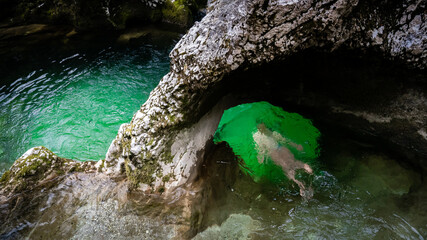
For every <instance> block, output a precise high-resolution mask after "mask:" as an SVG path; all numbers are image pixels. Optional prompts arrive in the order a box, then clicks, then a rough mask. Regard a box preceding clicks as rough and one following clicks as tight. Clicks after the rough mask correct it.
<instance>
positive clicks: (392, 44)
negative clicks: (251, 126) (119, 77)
mask: <svg viewBox="0 0 427 240" xmlns="http://www.w3.org/2000/svg"><path fill="white" fill-rule="evenodd" d="M426 18H427V15H426V11H425V2H423V1H412V0H406V1H399V2H395V1H393V2H391V1H379V2H376V3H375V4H372V3H371V2H369V1H362V0H361V1H358V0H351V1H342V0H322V1H314V0H309V1H293V0H272V1H265V0H255V1H245V0H236V1H225V0H217V1H210V3H209V7H208V13H207V15H206V16H205V17H204V18H203V19H202V20H201V21H200V22H196V24H195V25H194V26H193V27H192V28H191V29H190V30H189V31H188V33H187V34H186V35H185V36H184V37H183V38H182V39H181V40H180V41H179V42H178V44H177V45H176V46H175V48H174V49H173V50H172V52H171V53H170V57H171V71H170V72H169V73H168V74H167V75H166V76H164V77H163V79H162V80H161V82H160V83H159V85H158V86H157V87H156V88H155V89H154V90H153V91H152V92H151V94H150V97H149V99H148V100H147V102H146V103H145V104H144V105H142V107H141V109H140V110H139V111H138V112H137V113H136V114H135V115H134V116H133V119H132V122H131V123H130V125H126V126H125V127H123V128H121V129H120V131H119V134H118V136H117V137H116V139H115V140H114V141H113V143H112V144H111V146H110V148H109V150H108V153H107V157H106V161H107V162H108V163H109V164H110V165H111V166H112V167H111V168H110V169H116V170H117V169H120V168H119V167H117V165H118V164H124V165H125V166H124V167H123V168H126V169H127V174H128V176H130V177H131V178H132V179H133V181H134V182H136V183H137V185H138V184H139V183H143V184H145V185H144V186H145V187H144V188H147V187H152V189H153V190H155V189H158V188H160V187H161V186H162V188H163V187H166V189H168V188H170V187H176V186H180V185H182V184H184V183H189V182H188V180H189V179H191V173H192V169H193V168H195V167H196V166H197V164H198V162H199V161H200V159H201V158H202V157H203V153H204V144H203V142H207V141H208V140H209V139H210V138H211V137H212V134H213V132H214V131H215V127H211V126H215V125H216V124H217V123H218V122H219V119H220V117H221V114H222V110H224V108H225V107H226V106H225V105H223V106H222V107H221V106H220V105H221V104H219V105H217V106H218V107H217V108H216V109H211V107H212V106H213V105H214V104H213V103H212V102H215V101H216V100H218V98H215V90H216V89H218V88H219V87H220V86H221V84H224V82H223V80H224V79H226V78H225V76H228V75H230V74H232V73H233V72H236V71H237V70H244V69H249V68H254V67H258V66H261V65H265V64H268V63H270V62H272V61H280V60H284V59H287V58H288V57H289V56H291V55H295V54H297V53H299V52H303V51H304V50H307V49H322V51H326V52H333V51H335V50H337V49H339V48H347V49H358V50H361V51H364V50H367V49H374V50H375V51H377V52H378V53H379V54H380V55H382V56H383V58H384V59H392V60H395V61H401V62H403V63H404V64H406V65H407V66H408V67H410V68H415V69H424V68H425V66H427V57H426V54H427V41H426V38H427V27H426V24H425V22H426ZM204 122H209V124H208V125H206V126H208V127H205V125H203V124H204ZM196 142H197V144H195V143H196ZM147 166H149V167H148V168H147ZM147 169H148V170H149V171H147ZM147 174H148V175H147ZM141 176H143V177H141ZM164 176H168V177H167V178H164ZM164 180H167V181H164Z"/></svg>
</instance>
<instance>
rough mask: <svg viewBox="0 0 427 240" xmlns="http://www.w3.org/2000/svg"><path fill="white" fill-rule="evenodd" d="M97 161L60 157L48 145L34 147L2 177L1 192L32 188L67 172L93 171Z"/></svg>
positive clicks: (8, 192) (6, 193) (0, 181)
mask: <svg viewBox="0 0 427 240" xmlns="http://www.w3.org/2000/svg"><path fill="white" fill-rule="evenodd" d="M93 169H96V168H95V162H84V163H81V162H77V161H74V160H71V159H66V158H60V157H58V156H56V155H55V154H54V153H53V152H52V151H50V150H49V149H47V148H46V147H43V146H40V147H34V148H31V149H30V150H28V151H27V152H25V153H24V154H23V155H22V156H21V157H20V158H18V159H17V160H16V161H15V163H14V164H13V165H12V167H11V168H10V169H9V170H8V171H6V172H5V173H4V174H3V176H2V177H1V179H0V185H1V187H2V188H1V190H0V193H2V194H5V195H8V194H12V193H15V192H21V191H24V190H31V189H32V188H35V187H37V186H40V185H43V183H44V182H45V181H46V180H51V179H54V178H57V177H59V176H62V175H64V174H66V173H71V172H76V171H80V172H82V171H92V170H93Z"/></svg>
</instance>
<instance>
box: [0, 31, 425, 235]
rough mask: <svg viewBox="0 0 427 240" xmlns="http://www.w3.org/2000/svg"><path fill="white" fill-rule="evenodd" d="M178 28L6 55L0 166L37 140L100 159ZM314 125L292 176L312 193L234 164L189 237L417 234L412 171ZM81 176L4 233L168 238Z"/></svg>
mask: <svg viewBox="0 0 427 240" xmlns="http://www.w3.org/2000/svg"><path fill="white" fill-rule="evenodd" d="M178 37H179V35H173V37H171V36H169V40H170V39H172V40H170V41H166V43H163V44H158V42H157V41H139V42H137V43H135V44H124V45H123V44H116V43H115V41H114V40H111V39H110V40H108V41H107V40H105V39H103V40H105V41H102V42H103V43H100V41H99V39H98V41H97V42H96V44H95V43H94V42H90V41H89V42H88V43H87V44H77V45H73V47H66V48H64V49H51V48H49V46H41V47H39V48H36V49H32V50H31V51H28V52H24V53H19V54H17V55H16V56H15V57H13V58H12V59H13V61H11V62H9V63H4V64H5V65H3V66H2V68H1V69H2V74H1V76H2V79H1V85H0V130H1V134H0V173H2V172H4V171H5V170H7V169H8V168H9V167H10V166H11V164H12V163H13V161H14V160H15V159H16V158H18V157H19V156H20V155H21V154H23V153H24V152H25V151H26V150H27V149H29V148H31V147H34V146H38V145H43V146H46V147H47V148H49V149H51V150H52V151H54V152H55V153H57V154H58V155H59V156H61V157H67V158H72V159H78V160H99V159H102V158H104V156H105V153H106V151H107V149H108V146H109V144H110V143H111V141H112V140H113V139H114V137H115V136H116V134H117V130H118V128H119V126H120V124H122V123H126V122H129V121H130V120H131V118H132V115H133V114H134V113H135V112H136V110H137V109H138V108H139V107H140V105H141V104H142V103H143V102H144V101H145V100H146V99H147V97H148V95H149V92H150V91H151V90H152V89H153V88H154V87H155V86H156V85H157V84H158V82H159V80H160V79H161V77H162V76H163V75H165V74H166V73H167V72H168V71H169V58H168V53H169V51H170V50H171V48H172V47H173V44H174V43H175V42H176V40H177V39H178ZM157 40H158V39H157ZM314 124H315V125H316V121H314ZM319 129H320V131H321V132H322V141H321V148H322V152H321V155H320V158H319V159H318V166H315V168H316V170H315V174H314V176H308V175H307V174H304V172H299V173H298V174H297V178H298V179H301V180H302V181H304V182H306V183H307V184H309V185H310V186H311V187H312V189H313V191H314V193H313V197H312V198H311V199H310V200H304V199H302V198H301V196H300V195H299V191H298V188H297V187H296V186H295V185H292V184H289V185H288V186H283V185H281V186H278V185H274V184H267V183H255V182H254V181H253V179H252V178H250V177H249V176H246V175H244V174H243V173H242V172H239V173H238V176H237V177H235V180H234V181H232V182H228V181H223V182H218V183H217V184H216V185H218V186H220V185H221V184H223V186H222V188H221V187H220V189H221V191H220V192H219V194H217V195H215V196H212V198H213V199H212V201H211V202H212V204H210V206H209V208H208V209H207V210H206V212H205V213H204V217H203V224H202V225H203V227H202V229H200V230H201V232H200V233H199V234H198V235H197V236H196V238H198V239H246V238H247V237H249V238H252V239H424V238H425V237H426V235H427V226H426V223H427V206H426V200H425V199H427V187H426V184H425V181H424V179H423V176H422V174H421V173H420V172H419V171H418V170H417V169H414V168H413V167H411V166H410V165H406V164H405V163H404V161H401V160H402V159H400V157H399V156H397V155H393V154H391V153H389V152H387V151H386V150H384V149H381V148H378V147H377V146H375V145H373V144H370V143H364V142H359V141H356V140H353V139H347V138H346V136H345V135H340V134H335V133H334V131H328V129H324V128H319ZM215 160H216V161H215V164H218V165H220V166H219V168H221V167H222V166H221V165H224V166H229V165H230V164H229V163H227V162H226V160H224V161H223V159H221V158H217V159H215ZM70 178H73V176H71V177H70ZM74 178H78V175H76V177H74ZM88 181H90V180H88ZM109 181H110V180H108V179H107V180H103V182H102V183H103V184H104V182H109ZM76 182H80V184H81V185H82V186H83V187H81V189H80V190H79V191H78V192H76V193H70V192H67V191H66V189H68V188H70V187H71V186H73V187H75V186H77V185H78V184H76ZM85 184H86V180H85V178H84V177H80V179H78V181H77V180H75V182H72V183H70V184H69V185H67V183H66V182H65V183H62V184H61V185H60V186H58V187H57V188H55V189H54V190H52V191H51V193H50V194H49V196H48V197H49V199H54V200H49V199H48V200H47V201H46V204H45V205H46V206H44V205H43V207H42V208H40V209H39V211H36V212H39V213H38V215H40V216H41V217H40V216H39V217H37V219H24V220H19V221H18V223H16V225H14V224H15V223H12V225H14V226H12V227H11V229H12V230H10V229H8V230H6V233H5V232H3V230H4V229H3V230H2V231H1V232H3V233H4V234H5V235H3V236H12V235H13V234H17V233H19V232H20V231H22V233H26V234H27V235H28V234H29V235H28V236H30V237H31V238H33V237H34V238H36V236H37V238H39V237H40V238H46V237H48V236H51V237H52V236H56V237H59V236H63V237H64V238H70V237H73V236H74V238H76V239H90V238H91V237H90V236H98V238H99V239H104V238H105V239H108V238H112V237H113V236H115V238H116V239H132V238H135V239H136V238H138V239H153V237H154V236H156V238H159V239H161V238H168V236H173V233H171V232H170V231H171V230H170V229H172V227H173V226H171V227H170V228H169V227H166V225H164V223H157V222H155V223H153V222H151V220H149V219H148V220H147V219H145V217H144V213H142V212H138V210H137V209H136V208H132V209H125V210H127V211H126V212H125V213H123V209H122V210H121V211H122V212H120V211H119V210H118V209H119V208H118V207H117V206H116V203H115V202H114V201H112V200H108V198H109V197H105V196H102V197H99V196H98V195H99V194H98V193H96V194H98V195H96V194H95V195H94V192H93V191H91V190H88V189H87V187H85V186H86V185H85ZM88 184H89V183H88ZM114 184H115V183H108V184H105V186H113V187H115V185H114ZM63 185H64V186H63ZM65 185H66V186H65ZM89 185H90V184H89ZM105 186H104V185H102V184H101V185H100V186H99V187H98V189H97V191H98V192H101V193H102V192H103V190H104V189H106V188H107V187H105ZM75 188H76V187H75ZM123 189H125V188H124V187H123ZM83 190H85V191H86V193H85V191H83ZM123 192H124V193H123V195H126V191H125V190H124V191H123ZM85 194H86V195H87V196H86V195H85ZM75 195H79V196H80V198H81V199H83V197H81V195H84V196H85V198H84V201H83V200H80V201H82V202H85V204H81V203H78V204H76V203H74V202H73V201H71V200H70V199H72V197H73V196H74V197H75ZM64 196H65V197H64ZM92 198H93V199H92ZM100 198H105V200H100ZM88 199H89V200H88ZM86 202H87V203H86ZM67 211H68V212H67ZM156 211H157V210H156ZM118 213H120V214H118ZM64 216H72V217H69V218H66V219H63V218H65V217H64ZM144 219H145V220H144ZM142 223H143V224H142ZM120 226H126V227H125V228H121V227H120ZM22 229H23V230H22ZM52 229H56V230H55V231H52ZM1 232H0V233H1ZM153 232H154V233H155V234H154V233H153ZM97 234H98V235H97ZM120 236H122V237H120ZM132 236H133V237H132ZM0 237H1V235H0Z"/></svg>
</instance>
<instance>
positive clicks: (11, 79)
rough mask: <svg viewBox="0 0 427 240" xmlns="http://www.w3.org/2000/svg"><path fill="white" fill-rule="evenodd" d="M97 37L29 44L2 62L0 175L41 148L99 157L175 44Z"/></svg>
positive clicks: (146, 91) (75, 156) (163, 70)
mask: <svg viewBox="0 0 427 240" xmlns="http://www.w3.org/2000/svg"><path fill="white" fill-rule="evenodd" d="M175 36H177V35H175ZM96 40H97V41H92V42H91V41H86V42H87V43H83V45H82V43H79V45H78V46H74V45H71V46H69V45H70V44H68V45H66V44H64V45H63V46H62V45H61V47H58V48H55V47H50V46H49V45H47V44H46V45H41V46H36V47H35V48H33V49H31V50H28V51H23V52H19V53H16V54H15V55H13V56H12V57H11V59H12V61H9V62H6V63H4V61H2V62H3V66H2V68H1V71H2V74H1V76H2V77H1V85H0V131H1V134H0V174H2V173H3V172H4V171H6V170H7V169H8V168H9V167H10V166H11V165H12V164H13V162H14V161H15V160H16V159H17V158H18V157H19V156H20V155H22V154H23V153H24V152H25V151H26V150H28V149H29V148H31V147H35V146H40V145H43V146H45V147H47V148H49V149H51V150H52V151H53V152H55V153H57V154H58V155H59V156H61V157H65V158H72V159H77V160H83V161H85V160H99V159H103V158H104V157H105V153H106V152H107V149H108V147H109V145H110V143H111V141H112V140H113V139H114V137H115V136H116V134H117V131H118V129H119V126H120V125H121V124H122V123H126V122H129V121H130V120H131V118H132V115H133V114H134V113H135V112H136V111H137V110H138V109H139V107H140V106H141V104H143V103H144V102H145V101H146V99H147V98H148V95H149V93H150V91H151V90H152V89H153V88H154V87H155V86H156V85H157V84H158V82H159V81H160V79H161V78H162V77H163V76H164V75H165V74H166V73H167V72H168V71H169V57H168V54H169V51H170V50H171V47H173V42H174V41H170V42H169V43H168V42H167V43H164V42H165V41H163V44H152V43H150V41H140V42H137V43H133V44H117V43H116V42H115V41H114V40H112V41H107V40H106V39H96ZM99 40H101V41H99ZM64 46H65V47H64Z"/></svg>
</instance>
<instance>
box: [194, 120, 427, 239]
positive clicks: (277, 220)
mask: <svg viewBox="0 0 427 240" xmlns="http://www.w3.org/2000/svg"><path fill="white" fill-rule="evenodd" d="M320 131H321V132H322V141H321V148H322V152H321V155H320V157H319V158H318V159H317V162H318V165H317V171H315V173H314V174H313V176H308V175H307V174H306V173H304V172H303V171H299V172H297V176H296V178H297V179H299V180H301V181H304V182H305V183H307V184H308V185H309V186H311V188H312V189H313V196H312V198H310V199H308V200H307V199H303V198H302V197H301V196H299V191H298V186H297V185H296V184H294V183H290V184H289V185H287V186H283V185H274V184H271V183H256V182H255V181H253V179H252V178H251V177H250V176H248V175H246V174H243V172H242V171H240V172H239V174H238V176H237V177H236V179H235V181H232V180H227V179H226V177H217V178H216V179H215V180H214V184H213V187H214V189H217V190H213V192H217V193H216V194H214V195H213V196H212V197H214V198H215V200H213V201H211V204H210V205H209V209H208V211H207V212H206V213H205V214H204V226H205V227H207V229H205V231H203V232H202V233H200V239H227V238H228V237H229V236H233V237H235V236H240V237H242V236H249V237H250V239H425V238H426V236H427V227H426V222H427V215H426V213H427V211H426V210H427V204H426V201H425V199H426V197H427V185H426V183H425V179H424V178H423V176H422V173H421V172H420V171H418V170H419V169H418V170H417V169H414V168H413V167H411V166H410V165H408V164H405V160H404V159H402V158H401V157H400V156H398V155H396V154H393V153H391V152H388V151H387V150H386V149H382V148H381V147H379V146H376V145H373V144H372V143H365V142H359V141H358V140H354V139H349V138H347V137H346V136H345V134H342V133H338V134H335V133H331V128H329V129H325V128H320ZM220 151H223V150H220ZM219 156H222V155H219ZM233 161H235V158H230V157H228V158H224V157H215V165H218V166H216V167H215V166H210V167H209V168H210V169H215V168H218V169H224V170H222V171H225V172H227V171H230V170H229V168H230V166H231V165H232V164H230V162H233ZM214 225H218V226H220V227H212V226H214ZM231 239H235V238H231ZM242 239H246V238H242Z"/></svg>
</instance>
